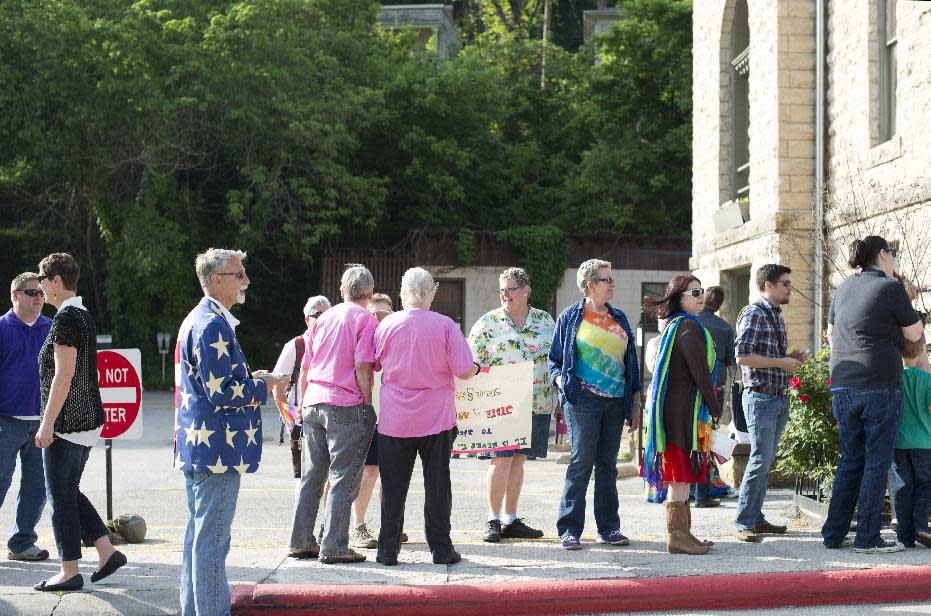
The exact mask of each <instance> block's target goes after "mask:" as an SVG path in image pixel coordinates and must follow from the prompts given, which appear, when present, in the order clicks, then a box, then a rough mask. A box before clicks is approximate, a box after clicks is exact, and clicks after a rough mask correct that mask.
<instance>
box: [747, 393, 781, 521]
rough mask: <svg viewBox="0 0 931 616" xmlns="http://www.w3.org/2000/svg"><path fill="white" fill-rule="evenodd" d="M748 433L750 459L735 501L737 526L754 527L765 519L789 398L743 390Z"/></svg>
mask: <svg viewBox="0 0 931 616" xmlns="http://www.w3.org/2000/svg"><path fill="white" fill-rule="evenodd" d="M741 401H742V402H743V407H744V415H745V416H746V418H747V431H748V432H749V433H750V459H749V460H747V470H746V471H744V478H743V483H741V484H740V498H739V499H738V500H737V519H736V520H735V522H734V525H735V526H736V527H737V528H738V529H748V530H751V531H752V530H755V529H756V527H757V526H760V525H762V524H764V523H765V522H766V518H765V517H764V516H763V499H764V498H765V497H766V487H767V485H769V471H770V469H771V468H772V466H773V462H774V461H775V460H776V451H777V450H778V449H779V441H780V440H781V439H782V432H783V431H784V430H785V429H786V424H787V423H788V422H789V399H788V398H787V397H786V396H771V395H769V394H761V393H757V392H755V391H750V390H749V389H745V390H744V393H743V398H742V400H741Z"/></svg>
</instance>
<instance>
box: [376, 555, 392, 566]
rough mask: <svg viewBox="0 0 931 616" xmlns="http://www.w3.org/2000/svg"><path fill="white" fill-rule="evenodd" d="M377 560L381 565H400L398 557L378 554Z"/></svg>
mask: <svg viewBox="0 0 931 616" xmlns="http://www.w3.org/2000/svg"><path fill="white" fill-rule="evenodd" d="M375 562H377V563H378V564H380V565H384V566H386V567H397V566H398V559H397V558H391V557H390V556H376V557H375Z"/></svg>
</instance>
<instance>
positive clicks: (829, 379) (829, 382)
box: [828, 377, 831, 385]
mask: <svg viewBox="0 0 931 616" xmlns="http://www.w3.org/2000/svg"><path fill="white" fill-rule="evenodd" d="M830 384H831V377H828V385H830Z"/></svg>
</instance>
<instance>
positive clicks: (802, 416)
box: [777, 344, 840, 497]
mask: <svg viewBox="0 0 931 616" xmlns="http://www.w3.org/2000/svg"><path fill="white" fill-rule="evenodd" d="M830 361H831V349H830V347H828V346H827V345H826V344H825V345H824V346H822V347H821V350H820V351H818V352H817V353H815V354H814V355H812V356H811V357H809V358H808V360H807V361H806V362H805V363H804V364H802V366H801V367H800V368H799V369H798V371H797V372H796V373H795V375H794V376H793V377H792V379H791V381H790V387H789V406H790V408H791V414H790V418H789V423H788V425H787V426H786V430H785V433H784V434H783V437H782V443H781V444H780V448H779V457H778V460H779V461H778V464H777V469H778V470H779V471H780V472H781V473H785V474H787V475H800V476H804V477H810V478H812V479H815V480H817V481H818V483H819V486H820V488H821V490H822V491H823V492H824V495H825V497H830V492H831V486H832V485H833V483H834V472H835V471H836V470H837V462H838V460H839V459H840V442H839V440H838V436H837V421H836V420H835V419H834V415H833V414H832V412H831V377H830V374H831V372H830Z"/></svg>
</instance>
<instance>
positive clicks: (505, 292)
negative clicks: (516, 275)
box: [498, 285, 524, 295]
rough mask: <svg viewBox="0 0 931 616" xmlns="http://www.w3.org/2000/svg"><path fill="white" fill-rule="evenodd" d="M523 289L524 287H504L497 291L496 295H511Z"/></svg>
mask: <svg viewBox="0 0 931 616" xmlns="http://www.w3.org/2000/svg"><path fill="white" fill-rule="evenodd" d="M523 288H524V285H518V286H516V287H504V288H503V289H498V295H512V294H514V293H517V292H518V291H520V290H521V289H523Z"/></svg>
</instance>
